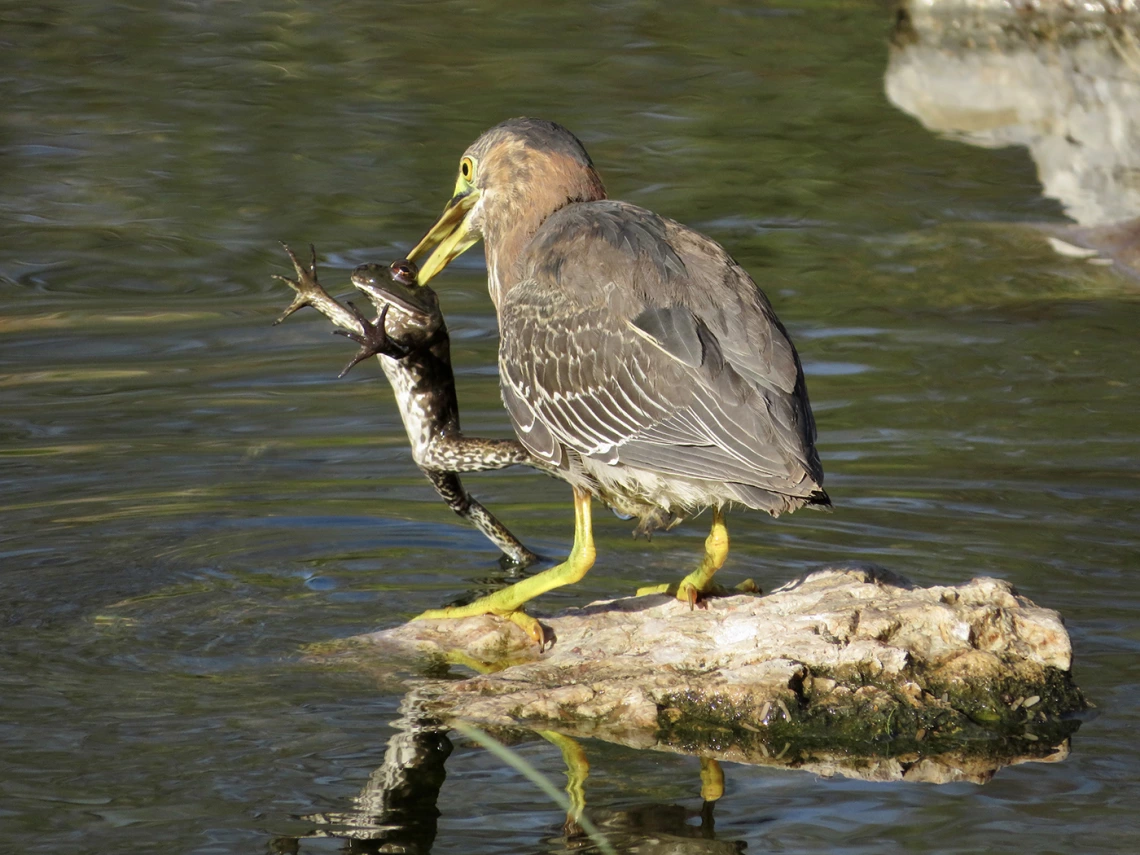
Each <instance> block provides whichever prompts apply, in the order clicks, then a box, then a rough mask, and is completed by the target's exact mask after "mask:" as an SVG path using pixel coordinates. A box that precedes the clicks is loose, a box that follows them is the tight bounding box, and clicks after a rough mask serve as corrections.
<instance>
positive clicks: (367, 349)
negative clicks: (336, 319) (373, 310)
mask: <svg viewBox="0 0 1140 855" xmlns="http://www.w3.org/2000/svg"><path fill="white" fill-rule="evenodd" d="M348 308H349V310H350V311H351V312H352V314H353V317H355V318H356V322H357V323H358V324H360V329H361V330H362V332H358V333H357V332H351V331H350V330H333V335H342V336H344V337H345V338H347V339H351V340H352V341H355V342H356V343H357V344H359V345H360V350H359V351H358V352H357V354H356V356H354V357H353V358H352V361H351V362H349V363H348V365H346V366H344V370H343V371H341V372H340V374H339V375H337V376H338V378H343V377H344V376H345V375H346V374H348V372H349V371H351V370H352V369H353V367H355V366H356V364H357V363H359V362H363V361H364V360H365V359H368V357H370V356H377V355H381V356H391V357H392V358H394V359H400V358H401V357H404V356H407V355H408V349H407V348H406V347H404V346H403V345H401V344H399V343H397V342H396V341H395V340H394V339H392V338H390V337H389V336H388V330H387V329H386V328H385V324H384V321H385V319H387V317H388V309H389V308H390V307H389V306H385V307H384V308H383V309H381V310H380V317H378V318H377V319H376V321H375V323H373V322H372V321H370V320H368V318H367V317H366V316H365V315H364V313H363V312H361V311H360V309H358V308H356V306H355V304H353V303H349V304H348Z"/></svg>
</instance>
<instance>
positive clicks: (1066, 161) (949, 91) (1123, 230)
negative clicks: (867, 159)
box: [885, 10, 1140, 271]
mask: <svg viewBox="0 0 1140 855" xmlns="http://www.w3.org/2000/svg"><path fill="white" fill-rule="evenodd" d="M885 87H886V93H887V97H888V99H890V101H891V103H892V104H894V105H895V106H896V107H898V108H899V109H900V110H903V111H904V112H906V113H909V114H910V115H912V116H914V117H915V118H917V119H918V120H919V121H920V122H922V124H923V125H924V126H925V127H926V128H928V129H929V130H931V131H935V132H938V133H942V134H947V135H949V136H951V137H952V138H954V139H957V140H961V141H962V142H966V143H970V144H972V145H977V146H981V147H984V148H998V147H1001V146H1009V145H1022V146H1025V147H1026V148H1027V149H1028V150H1029V153H1030V156H1031V157H1032V158H1033V161H1034V163H1035V164H1036V165H1037V174H1038V178H1039V179H1040V181H1041V184H1042V187H1043V189H1044V193H1045V195H1046V196H1049V197H1051V198H1053V199H1056V200H1058V201H1059V202H1060V203H1061V204H1062V206H1063V207H1064V209H1065V212H1066V213H1067V214H1068V215H1069V216H1070V217H1072V218H1073V219H1074V220H1076V222H1077V223H1079V224H1080V225H1081V226H1083V227H1085V228H1084V229H1083V230H1079V231H1078V230H1074V232H1073V233H1072V234H1073V236H1074V237H1075V238H1076V239H1077V240H1078V241H1080V242H1082V243H1086V244H1088V245H1090V246H1093V247H1095V248H1097V249H1099V250H1101V251H1102V252H1104V253H1106V254H1108V255H1110V256H1112V257H1113V258H1115V259H1116V260H1117V261H1121V262H1123V263H1124V264H1125V265H1127V266H1128V267H1129V268H1131V269H1132V270H1133V271H1135V270H1137V269H1140V263H1138V262H1140V220H1138V218H1140V21H1137V20H1129V19H1128V18H1123V17H1122V18H1117V19H1113V20H1112V21H1111V25H1105V23H1104V22H1103V21H1090V22H1085V23H1083V24H1082V23H1079V22H1075V21H1073V22H1068V23H1067V24H1064V25H1060V24H1056V23H1055V22H1048V21H1044V20H1042V19H1034V18H1028V19H1026V18H1008V19H1006V18H1002V17H978V18H975V19H968V20H962V19H961V18H958V17H950V16H949V15H947V16H940V15H937V14H931V13H920V12H919V11H918V10H913V13H907V12H900V15H899V20H898V25H897V27H896V30H895V33H894V38H893V39H892V49H891V55H890V63H889V65H888V67H887V72H886V80H885ZM1057 248H1058V249H1059V250H1061V251H1063V250H1064V247H1063V246H1060V245H1059V246H1057ZM1069 254H1076V255H1080V253H1073V252H1070V253H1069ZM1093 254H1095V253H1093Z"/></svg>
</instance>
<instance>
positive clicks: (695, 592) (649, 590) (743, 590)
mask: <svg viewBox="0 0 1140 855" xmlns="http://www.w3.org/2000/svg"><path fill="white" fill-rule="evenodd" d="M759 593H760V587H759V586H758V585H757V584H756V583H755V582H754V581H753V580H751V579H745V580H744V581H743V582H741V583H740V584H739V585H737V586H735V587H733V588H726V587H724V586H723V585H718V584H716V583H715V582H714V583H712V584H710V585H708V586H706V588H705V589H704V590H700V589H699V588H697V586H696V585H694V584H693V583H692V582H691V581H689V580H688V579H687V578H686V579H682V580H681V581H680V582H669V583H666V584H664V585H649V586H648V587H645V588H638V589H637V596H639V597H644V596H648V595H649V594H667V595H668V596H670V597H676V598H677V599H678V600H680V601H681V602H682V603H688V605H689V608H693V607H694V606H696V605H699V604H700V603H702V602H704V601H705V600H709V599H712V598H713V597H731V596H732V595H733V594H759Z"/></svg>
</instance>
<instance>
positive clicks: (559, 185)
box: [483, 169, 606, 308]
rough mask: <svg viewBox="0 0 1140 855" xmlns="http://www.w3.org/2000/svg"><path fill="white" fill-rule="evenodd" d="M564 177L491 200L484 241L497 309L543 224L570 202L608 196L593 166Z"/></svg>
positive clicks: (518, 277) (491, 287)
mask: <svg viewBox="0 0 1140 855" xmlns="http://www.w3.org/2000/svg"><path fill="white" fill-rule="evenodd" d="M561 177H562V178H563V180H562V181H550V182H548V183H543V184H542V185H540V186H539V187H537V188H535V189H533V190H531V191H530V192H529V193H528V194H527V195H526V196H525V197H523V198H521V199H518V198H516V199H512V200H509V201H506V202H500V203H499V204H498V205H496V204H495V203H496V202H498V201H499V200H493V199H489V200H488V202H489V203H490V204H489V205H488V206H487V207H488V209H489V210H488V215H487V216H486V217H485V218H484V227H483V244H484V246H485V248H486V254H487V287H488V289H489V290H490V292H491V300H492V302H493V303H494V304H495V307H496V308H498V306H499V303H500V301H501V300H502V298H503V297H504V296H506V294H507V292H508V291H510V290H511V288H513V287H514V286H515V285H517V284H518V283H519V280H520V279H521V278H522V265H521V264H520V262H521V261H522V259H523V256H524V255H525V252H526V248H527V246H528V245H529V244H530V242H531V239H532V238H533V237H534V235H535V233H536V232H537V231H538V230H539V229H540V228H541V227H542V224H543V223H545V222H546V220H547V219H548V218H549V217H550V216H551V215H552V214H554V213H555V212H557V211H560V210H562V209H563V208H565V207H566V206H567V205H573V204H575V203H577V202H595V201H598V200H601V199H605V198H606V188H605V187H604V186H603V185H602V181H601V179H600V178H599V177H598V174H597V173H596V172H594V171H593V170H592V169H591V170H588V171H587V170H582V169H578V170H577V171H576V173H573V174H571V175H563V176H561ZM496 208H499V210H495V209H496Z"/></svg>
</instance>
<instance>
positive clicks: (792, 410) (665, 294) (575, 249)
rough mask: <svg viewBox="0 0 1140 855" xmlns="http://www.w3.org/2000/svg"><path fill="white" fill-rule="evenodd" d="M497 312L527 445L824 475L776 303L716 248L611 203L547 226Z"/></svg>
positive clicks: (812, 483)
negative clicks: (520, 279)
mask: <svg viewBox="0 0 1140 855" xmlns="http://www.w3.org/2000/svg"><path fill="white" fill-rule="evenodd" d="M524 269H525V270H526V272H527V274H528V275H527V278H526V279H525V280H524V281H523V282H520V283H519V284H517V285H515V286H514V287H513V288H511V289H510V290H509V291H508V292H507V294H506V295H505V297H504V298H503V300H502V303H501V305H500V307H499V308H500V327H501V333H502V343H501V348H500V370H501V381H502V388H503V398H504V401H505V403H506V405H507V408H508V410H509V411H510V414H511V418H512V420H513V421H514V423H515V426H516V428H517V431H518V434H519V436H520V438H521V439H522V441H523V443H524V444H525V445H527V447H528V449H529V450H530V451H531V452H532V453H533V454H535V455H536V456H538V457H540V458H542V459H544V460H547V461H549V462H551V463H555V464H556V463H558V462H559V459H560V455H561V451H560V447H561V446H565V447H567V448H570V449H573V450H575V451H577V452H578V453H579V454H582V455H584V456H586V457H592V458H596V459H599V460H602V461H605V462H609V463H619V462H620V463H628V464H630V465H634V466H639V467H642V468H646V469H650V470H652V471H655V472H659V473H662V474H673V475H682V476H689V477H695V478H709V479H712V480H718V481H730V482H740V483H742V484H748V485H753V486H759V487H763V488H765V489H773V490H777V491H781V492H784V491H789V492H795V493H796V494H797V495H798V494H800V493H801V492H802V493H803V495H808V494H809V493H810V492H812V490H814V489H816V488H817V487H818V482H819V481H821V480H822V472H821V471H820V470H819V462H818V457H817V456H815V450H814V447H813V445H812V439H813V437H814V426H813V425H812V423H811V413H810V408H809V407H808V405H807V397H806V392H805V391H804V388H803V375H802V371H801V370H800V366H799V361H798V358H797V357H796V354H795V350H794V348H793V347H792V345H791V342H790V341H789V340H788V338H787V334H786V332H785V331H784V329H783V327H782V326H780V324H779V322H778V321H777V320H776V319H775V315H774V313H773V312H772V309H771V306H770V305H769V304H768V302H767V300H766V298H765V297H764V295H763V294H762V293H761V292H760V291H759V289H758V288H756V286H755V284H754V283H753V282H752V281H751V279H749V278H748V276H747V274H745V273H744V272H743V271H742V270H741V269H740V268H739V267H738V266H737V265H736V264H735V262H733V261H732V259H731V258H729V257H728V255H727V253H725V252H724V250H723V249H722V248H721V247H720V246H719V245H717V244H716V243H715V242H713V241H711V240H709V239H708V238H705V237H704V236H702V235H699V234H698V233H696V232H693V231H691V230H689V229H686V228H685V227H683V226H680V225H678V224H676V223H672V222H671V221H667V220H663V219H661V218H660V217H657V216H656V215H655V214H653V213H651V212H649V211H645V210H643V209H640V208H636V207H633V206H630V205H626V204H624V203H618V202H596V203H588V204H580V205H572V206H569V207H568V208H566V209H563V210H562V211H560V212H559V213H557V214H555V215H553V216H552V217H550V218H549V219H548V221H547V223H546V224H544V226H543V228H542V229H541V230H540V232H539V233H538V234H537V235H536V237H535V239H534V240H533V241H532V243H531V245H530V248H529V249H528V257H527V258H524Z"/></svg>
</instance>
